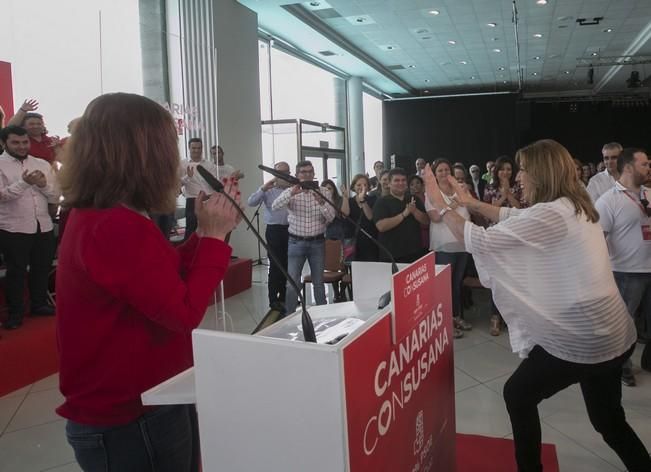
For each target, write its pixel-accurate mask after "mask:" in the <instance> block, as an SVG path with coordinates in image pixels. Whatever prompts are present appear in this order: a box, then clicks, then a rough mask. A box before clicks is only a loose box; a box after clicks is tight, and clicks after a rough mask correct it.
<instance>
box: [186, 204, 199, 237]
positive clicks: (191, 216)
mask: <svg viewBox="0 0 651 472" xmlns="http://www.w3.org/2000/svg"><path fill="white" fill-rule="evenodd" d="M195 200H196V198H186V199H185V234H184V236H183V241H185V240H186V239H188V238H189V237H190V236H192V233H194V232H195V231H196V230H197V215H196V213H195V212H194V201H195Z"/></svg>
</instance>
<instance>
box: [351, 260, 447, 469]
mask: <svg viewBox="0 0 651 472" xmlns="http://www.w3.org/2000/svg"><path fill="white" fill-rule="evenodd" d="M422 261H423V259H421V260H420V261H418V262H416V263H414V264H413V265H411V266H410V268H409V269H407V270H414V268H416V269H415V270H418V267H419V263H420V264H421V265H422ZM428 261H429V259H426V263H425V267H426V272H427V273H428V274H429V282H428V284H427V286H429V284H430V283H432V284H433V286H432V287H428V290H432V292H431V294H432V304H431V308H430V310H429V312H427V313H425V312H424V313H422V314H421V315H419V316H417V317H414V313H412V312H409V313H407V314H405V313H400V312H399V311H400V310H403V309H405V308H404V307H405V306H406V305H404V304H402V303H400V304H397V305H395V309H396V310H397V314H396V316H397V317H404V318H405V319H412V320H414V322H415V324H413V325H412V326H411V328H410V329H408V330H407V331H406V333H405V335H404V336H403V337H402V338H400V339H399V340H398V342H397V343H396V344H394V343H393V340H392V333H391V331H392V329H391V327H392V318H393V316H392V315H391V314H387V315H386V316H385V317H383V318H382V319H380V320H379V321H378V322H376V323H375V324H374V325H373V326H371V327H370V328H369V329H368V330H367V331H366V332H364V333H362V334H361V335H360V336H359V337H358V338H357V339H355V340H354V341H352V342H351V343H350V344H349V345H347V346H345V347H344V372H345V374H344V376H345V379H344V381H345V394H346V417H347V425H348V457H349V470H350V471H351V472H368V471H387V472H428V471H430V472H433V471H434V470H436V471H437V472H453V471H454V470H455V446H454V444H455V410H454V370H453V368H454V367H453V352H452V307H451V302H450V274H451V270H450V268H449V267H447V268H446V269H445V270H444V271H442V272H441V273H440V274H439V275H438V276H436V277H435V276H434V265H433V264H431V265H430V264H429V262H428ZM397 275H398V274H396V276H397ZM421 275H422V274H421ZM422 286H423V287H424V286H425V284H422ZM420 290H421V289H420V288H417V290H416V295H417V294H418V292H419V291H420ZM423 290H424V288H423ZM410 296H411V294H410ZM420 296H421V305H420V306H423V303H425V302H424V298H422V297H423V296H424V294H420ZM394 300H395V301H397V300H396V299H394ZM399 325H400V324H399ZM404 327H405V329H407V324H406V323H405V325H404Z"/></svg>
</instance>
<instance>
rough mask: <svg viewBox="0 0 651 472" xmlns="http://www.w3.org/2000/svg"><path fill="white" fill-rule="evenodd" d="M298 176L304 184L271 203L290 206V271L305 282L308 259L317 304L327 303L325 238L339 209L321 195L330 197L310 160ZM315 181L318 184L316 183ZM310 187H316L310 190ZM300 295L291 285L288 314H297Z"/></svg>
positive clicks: (274, 206) (276, 206) (275, 206)
mask: <svg viewBox="0 0 651 472" xmlns="http://www.w3.org/2000/svg"><path fill="white" fill-rule="evenodd" d="M296 177H298V179H299V180H300V184H296V185H293V186H292V187H290V188H288V189H286V190H285V191H283V192H282V193H281V194H280V195H279V196H278V198H276V199H275V200H274V202H273V203H272V205H271V208H272V210H281V209H283V208H287V210H288V217H287V221H288V223H289V242H288V246H287V269H288V270H287V272H288V273H289V276H290V277H291V278H292V279H293V280H294V281H295V282H296V284H300V283H301V271H302V269H303V265H304V264H305V261H306V260H307V261H308V263H309V264H310V273H311V274H312V286H313V287H314V298H315V299H316V304H317V305H325V304H326V296H325V284H324V282H323V269H324V266H325V237H324V233H325V231H326V227H327V226H328V223H330V222H331V221H332V220H333V219H334V217H335V209H334V208H333V207H332V206H330V205H328V204H327V202H326V201H325V200H324V199H323V198H321V197H320V196H319V194H321V193H322V194H323V195H324V196H325V197H326V198H328V199H330V197H331V195H330V192H328V190H327V189H325V188H319V186H318V182H316V181H315V180H314V167H313V166H312V163H311V162H310V161H301V162H299V163H298V164H296ZM312 182H314V183H312ZM307 187H310V188H313V189H316V191H314V190H310V189H308V188H307ZM297 297H298V294H297V293H296V291H295V290H294V288H293V287H292V286H291V285H290V284H288V285H287V293H286V297H285V308H286V310H287V313H288V314H289V313H294V311H295V310H296V305H297Z"/></svg>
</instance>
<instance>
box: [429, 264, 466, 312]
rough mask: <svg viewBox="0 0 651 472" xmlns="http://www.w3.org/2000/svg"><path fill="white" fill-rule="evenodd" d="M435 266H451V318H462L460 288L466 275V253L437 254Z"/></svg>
mask: <svg viewBox="0 0 651 472" xmlns="http://www.w3.org/2000/svg"><path fill="white" fill-rule="evenodd" d="M436 263H437V264H450V265H451V266H452V316H459V317H462V318H463V307H462V305H461V288H462V286H463V276H464V275H465V273H466V264H467V263H468V253H467V252H437V253H436Z"/></svg>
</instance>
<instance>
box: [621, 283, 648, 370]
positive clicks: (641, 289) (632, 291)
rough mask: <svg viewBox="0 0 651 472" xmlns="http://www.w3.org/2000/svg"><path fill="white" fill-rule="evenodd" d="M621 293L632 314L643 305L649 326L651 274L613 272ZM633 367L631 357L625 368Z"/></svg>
mask: <svg viewBox="0 0 651 472" xmlns="http://www.w3.org/2000/svg"><path fill="white" fill-rule="evenodd" d="M613 275H614V276H615V283H617V288H618V289H619V293H620V295H621V296H622V298H623V299H624V303H626V308H628V312H629V314H630V315H631V316H635V313H636V312H637V310H638V308H640V306H642V307H643V308H644V310H645V313H643V314H642V316H645V317H646V320H647V326H649V323H651V274H633V273H628V272H613ZM632 367H633V362H632V361H631V359H630V358H629V359H628V360H627V361H626V362H625V363H624V369H630V368H632Z"/></svg>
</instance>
